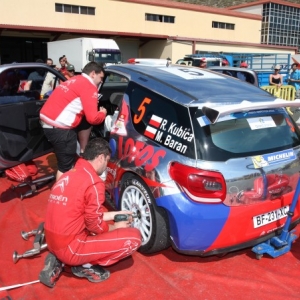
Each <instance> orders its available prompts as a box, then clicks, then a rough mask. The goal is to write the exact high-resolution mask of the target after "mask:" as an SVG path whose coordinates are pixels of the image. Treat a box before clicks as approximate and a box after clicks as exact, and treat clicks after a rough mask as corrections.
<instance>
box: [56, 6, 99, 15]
mask: <svg viewBox="0 0 300 300" xmlns="http://www.w3.org/2000/svg"><path fill="white" fill-rule="evenodd" d="M55 11H56V12H63V13H70V14H82V15H95V7H90V6H78V5H70V4H61V3H55Z"/></svg>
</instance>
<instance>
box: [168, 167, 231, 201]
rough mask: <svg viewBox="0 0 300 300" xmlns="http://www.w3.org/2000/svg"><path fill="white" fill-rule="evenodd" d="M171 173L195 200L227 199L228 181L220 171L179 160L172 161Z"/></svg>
mask: <svg viewBox="0 0 300 300" xmlns="http://www.w3.org/2000/svg"><path fill="white" fill-rule="evenodd" d="M169 174H170V176H171V178H172V179H173V180H174V181H175V182H176V183H177V184H178V185H179V187H180V188H181V189H182V191H183V192H184V193H186V194H187V196H188V197H189V198H191V200H193V201H197V202H206V203H220V202H223V201H224V200H225V197H226V183H225V180H224V177H223V176H222V174H221V173H219V172H214V171H206V170H201V169H197V168H194V167H190V166H186V165H183V164H181V163H179V162H171V163H170V165H169Z"/></svg>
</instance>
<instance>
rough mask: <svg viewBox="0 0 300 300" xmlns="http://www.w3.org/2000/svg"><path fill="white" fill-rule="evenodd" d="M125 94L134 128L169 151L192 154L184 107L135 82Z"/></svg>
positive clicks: (191, 136)
mask: <svg viewBox="0 0 300 300" xmlns="http://www.w3.org/2000/svg"><path fill="white" fill-rule="evenodd" d="M128 94H129V99H130V109H131V118H132V124H133V126H134V128H135V130H137V131H138V132H139V133H140V134H142V135H143V136H145V137H147V138H149V139H151V140H153V141H154V142H156V143H158V144H160V145H161V146H164V147H166V148H168V149H170V150H171V151H174V152H176V153H179V154H183V155H185V156H188V157H190V158H195V148H194V134H193V130H192V126H191V123H190V117H189V111H188V109H187V107H184V106H182V105H180V104H178V103H176V102H174V101H172V100H170V99H168V98H165V97H163V96H162V95H159V94H156V93H154V92H152V91H151V90H149V89H146V88H144V87H142V86H139V85H137V84H135V83H130V85H129V87H128Z"/></svg>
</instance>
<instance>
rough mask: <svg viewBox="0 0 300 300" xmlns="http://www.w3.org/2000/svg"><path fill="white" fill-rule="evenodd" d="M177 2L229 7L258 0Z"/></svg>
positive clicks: (297, 1)
mask: <svg viewBox="0 0 300 300" xmlns="http://www.w3.org/2000/svg"><path fill="white" fill-rule="evenodd" d="M173 1H177V2H186V3H191V4H198V5H204V6H213V7H219V8H224V7H229V6H234V5H239V4H243V3H249V2H256V1H253V0H173ZM286 2H292V3H296V4H300V0H289V1H286Z"/></svg>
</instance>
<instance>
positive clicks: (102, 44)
mask: <svg viewBox="0 0 300 300" xmlns="http://www.w3.org/2000/svg"><path fill="white" fill-rule="evenodd" d="M47 50H48V57H50V58H52V59H53V62H54V64H57V62H58V61H59V58H60V57H61V56H63V55H66V57H67V59H68V62H69V63H70V64H72V65H74V67H75V71H76V72H80V71H81V70H82V69H83V67H84V66H85V65H86V64H87V63H88V62H90V61H95V62H98V63H102V64H104V65H110V64H118V63H121V61H122V59H121V51H120V49H119V46H118V44H117V43H116V42H115V41H114V40H112V39H97V38H76V39H68V40H61V41H54V42H48V43H47ZM58 66H59V64H58Z"/></svg>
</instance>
